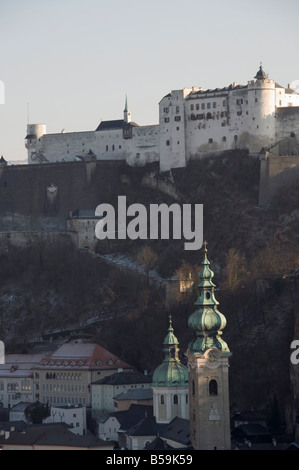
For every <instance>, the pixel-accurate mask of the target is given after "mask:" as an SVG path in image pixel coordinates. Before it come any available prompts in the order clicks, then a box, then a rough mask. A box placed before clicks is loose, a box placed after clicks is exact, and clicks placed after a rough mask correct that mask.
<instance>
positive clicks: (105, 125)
mask: <svg viewBox="0 0 299 470" xmlns="http://www.w3.org/2000/svg"><path fill="white" fill-rule="evenodd" d="M127 126H133V127H139V126H138V124H136V123H135V122H130V123H128V124H127V123H126V122H125V121H124V120H123V119H116V120H113V121H102V122H101V124H100V125H99V126H98V127H97V128H96V131H107V130H113V129H123V128H124V127H127Z"/></svg>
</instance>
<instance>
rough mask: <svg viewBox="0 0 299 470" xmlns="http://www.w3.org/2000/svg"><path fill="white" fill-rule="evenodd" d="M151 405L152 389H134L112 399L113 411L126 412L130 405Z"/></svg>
mask: <svg viewBox="0 0 299 470" xmlns="http://www.w3.org/2000/svg"><path fill="white" fill-rule="evenodd" d="M133 404H136V405H149V406H152V405H153V390H152V388H134V389H131V390H126V391H125V392H122V393H120V394H119V395H116V396H115V397H114V410H115V411H124V410H128V409H129V408H130V406H131V405H133Z"/></svg>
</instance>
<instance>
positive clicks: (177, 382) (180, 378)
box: [152, 317, 189, 387]
mask: <svg viewBox="0 0 299 470" xmlns="http://www.w3.org/2000/svg"><path fill="white" fill-rule="evenodd" d="M178 345H179V342H178V340H177V337H176V336H175V335H174V330H173V327H172V320H171V317H170V318H169V328H168V334H167V336H166V337H165V339H164V342H163V351H164V361H163V362H162V364H160V365H159V366H158V367H157V368H156V370H155V371H154V373H153V384H152V385H153V387H187V386H188V382H189V381H188V369H187V367H186V366H184V365H183V364H181V361H180V359H179V355H178V353H179V348H178Z"/></svg>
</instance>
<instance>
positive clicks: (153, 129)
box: [124, 125, 160, 166]
mask: <svg viewBox="0 0 299 470" xmlns="http://www.w3.org/2000/svg"><path fill="white" fill-rule="evenodd" d="M124 140H125V149H126V162H127V163H128V165H131V166H135V165H146V164H147V163H152V162H156V161H159V158H160V154H159V126H158V125H151V126H136V127H133V133H132V138H131V139H124Z"/></svg>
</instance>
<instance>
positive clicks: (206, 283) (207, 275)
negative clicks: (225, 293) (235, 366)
mask: <svg viewBox="0 0 299 470" xmlns="http://www.w3.org/2000/svg"><path fill="white" fill-rule="evenodd" d="M206 245H207V243H206V242H205V252H204V260H203V262H202V266H203V267H202V269H201V271H200V272H199V274H198V276H199V279H200V282H199V285H198V287H199V292H200V293H199V297H198V299H197V301H196V302H195V306H197V307H198V308H197V309H196V310H195V312H193V313H192V315H190V317H189V320H188V325H189V327H190V328H191V329H192V330H193V331H194V333H195V336H196V338H195V339H194V340H193V341H192V342H191V343H190V344H189V349H190V351H191V352H192V353H194V352H199V353H204V352H205V351H206V350H207V349H210V348H212V347H214V348H217V349H220V350H221V351H226V352H229V348H228V346H227V344H226V343H225V342H224V341H223V339H222V338H221V335H222V330H223V329H224V328H225V326H226V318H225V316H224V315H223V314H222V313H220V312H219V310H218V308H217V306H218V305H219V302H217V300H216V298H215V293H214V289H215V284H214V283H213V282H212V279H213V277H214V273H213V271H212V270H211V269H210V262H209V260H208V258H207V247H206Z"/></svg>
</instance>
